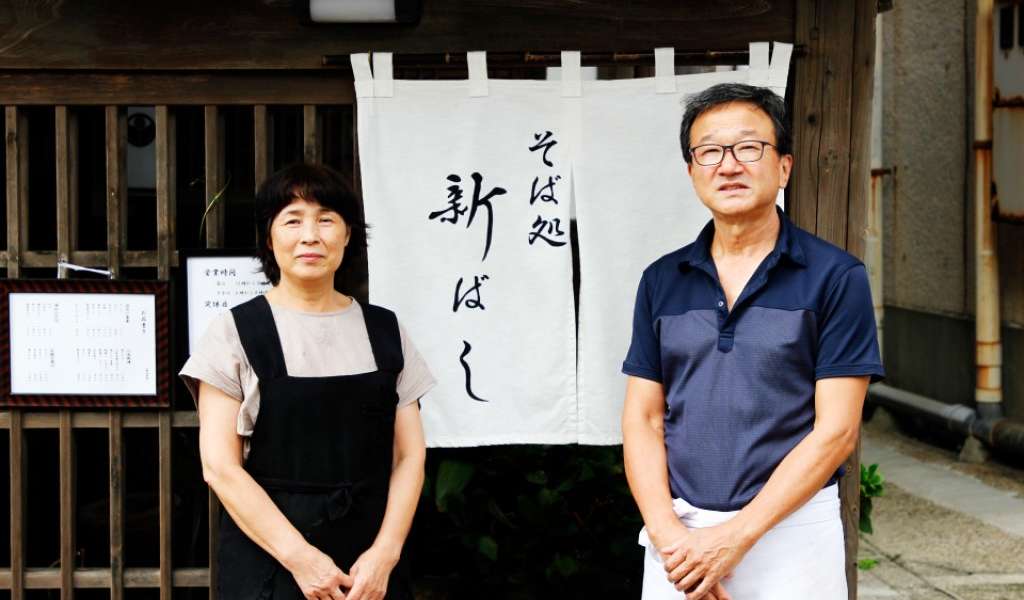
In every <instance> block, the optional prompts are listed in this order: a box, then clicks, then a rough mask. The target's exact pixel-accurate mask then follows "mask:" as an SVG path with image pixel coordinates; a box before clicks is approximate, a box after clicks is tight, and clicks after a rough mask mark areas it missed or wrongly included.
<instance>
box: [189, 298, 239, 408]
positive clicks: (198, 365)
mask: <svg viewBox="0 0 1024 600" xmlns="http://www.w3.org/2000/svg"><path fill="white" fill-rule="evenodd" d="M247 368H248V362H247V361H246V359H245V351H244V350H243V349H242V343H241V340H239V338H238V330H237V329H236V328H235V320H234V318H233V317H232V315H231V312H225V313H223V314H221V315H218V316H217V318H216V319H214V320H213V321H212V322H211V323H210V326H209V327H208V328H207V330H206V333H204V334H203V337H202V338H200V341H199V345H198V347H196V348H193V349H192V355H191V356H189V357H188V360H187V361H186V362H185V366H184V367H182V369H181V373H179V375H180V376H181V379H182V381H183V382H184V383H185V387H187V388H188V391H189V392H190V393H191V394H192V399H193V400H195V402H196V404H198V403H199V382H200V381H204V382H206V383H208V384H210V385H212V386H213V387H215V388H217V389H219V390H220V391H222V392H224V393H225V394H227V395H228V396H231V397H232V398H234V399H235V400H238V401H239V402H241V401H242V399H243V397H244V393H243V386H242V370H243V369H247Z"/></svg>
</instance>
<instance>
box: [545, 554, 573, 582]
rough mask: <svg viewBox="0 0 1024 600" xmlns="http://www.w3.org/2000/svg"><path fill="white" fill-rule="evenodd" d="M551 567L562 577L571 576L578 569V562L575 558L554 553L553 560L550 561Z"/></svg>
mask: <svg viewBox="0 0 1024 600" xmlns="http://www.w3.org/2000/svg"><path fill="white" fill-rule="evenodd" d="M551 567H552V569H553V570H554V571H555V572H556V573H558V574H559V575H561V576H562V577H572V576H573V575H575V574H576V572H577V571H579V570H580V565H579V562H577V561H576V559H575V558H573V557H571V556H565V555H564V554H556V555H555V558H554V560H553V561H551Z"/></svg>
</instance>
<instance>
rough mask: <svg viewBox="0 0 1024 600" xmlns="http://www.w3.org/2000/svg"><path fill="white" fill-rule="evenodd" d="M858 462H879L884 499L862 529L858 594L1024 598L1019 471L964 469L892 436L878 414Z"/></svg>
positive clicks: (891, 598)
mask: <svg viewBox="0 0 1024 600" xmlns="http://www.w3.org/2000/svg"><path fill="white" fill-rule="evenodd" d="M861 461H862V462H863V463H865V464H871V463H878V464H879V470H880V471H881V472H882V474H883V476H884V477H885V479H886V486H885V495H884V496H882V497H881V498H877V499H875V501H874V513H873V519H872V520H873V523H874V529H875V533H874V534H872V535H861V543H860V558H872V559H875V560H877V561H878V564H877V566H875V567H874V568H873V569H871V570H869V571H861V572H860V579H859V585H858V598H860V599H861V600H883V599H884V600H936V599H937V600H944V599H955V600H1024V471H1021V470H1019V469H1013V468H1010V467H1007V466H1004V465H1000V464H998V463H993V462H989V463H986V464H984V465H969V464H965V463H962V462H960V461H958V460H957V456H956V454H955V453H954V452H952V451H948V450H943V449H940V448H936V447H933V446H930V445H927V444H924V443H922V442H918V441H916V440H913V439H912V438H909V437H907V436H904V435H902V434H900V433H898V432H896V430H895V427H894V426H893V424H892V421H891V419H889V418H888V415H886V414H885V413H884V412H883V411H881V410H879V411H877V413H876V416H875V418H874V419H873V420H872V421H871V422H869V423H866V424H865V427H864V435H863V447H862V451H861Z"/></svg>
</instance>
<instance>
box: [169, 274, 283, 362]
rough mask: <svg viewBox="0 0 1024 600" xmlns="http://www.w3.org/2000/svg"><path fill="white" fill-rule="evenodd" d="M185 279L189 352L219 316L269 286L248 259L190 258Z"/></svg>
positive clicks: (263, 276)
mask: <svg viewBox="0 0 1024 600" xmlns="http://www.w3.org/2000/svg"><path fill="white" fill-rule="evenodd" d="M186 264H187V268H186V273H185V275H186V277H188V351H189V354H191V353H192V348H195V347H196V345H198V344H199V340H201V339H202V338H203V334H204V333H206V328H207V327H209V326H210V322H211V321H213V319H214V317H216V316H217V315H219V314H220V313H222V312H224V311H226V310H230V309H232V308H234V307H235V306H238V305H239V304H241V303H243V302H245V301H247V300H249V299H251V298H255V297H256V296H258V295H260V294H262V293H264V292H266V291H267V290H269V289H270V287H271V286H270V282H269V281H267V277H266V276H265V275H264V274H263V271H262V270H260V263H259V261H257V260H256V259H255V258H253V257H251V256H190V257H188V258H187V262H186Z"/></svg>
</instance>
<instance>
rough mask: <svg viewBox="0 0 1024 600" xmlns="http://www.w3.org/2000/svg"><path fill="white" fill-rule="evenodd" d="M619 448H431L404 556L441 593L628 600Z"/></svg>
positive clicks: (631, 526)
mask: <svg viewBox="0 0 1024 600" xmlns="http://www.w3.org/2000/svg"><path fill="white" fill-rule="evenodd" d="M641 525H642V523H641V520H640V514H639V511H638V510H637V509H636V505H635V504H634V503H633V499H632V496H631V495H630V493H629V488H628V487H627V485H626V479H625V476H624V473H623V466H622V448H621V447H587V446H571V445H570V446H496V447H485V448H453V449H431V450H430V451H429V452H428V457H427V469H426V480H425V482H424V491H423V497H422V498H421V501H420V506H419V510H418V512H417V514H416V520H415V521H414V524H413V532H412V535H411V536H410V544H409V554H410V558H411V563H412V568H413V570H414V572H415V573H416V576H417V577H416V578H417V581H419V582H421V583H424V584H426V585H431V586H433V587H436V588H439V589H443V590H445V594H444V597H445V598H452V599H460V598H480V597H491V598H536V597H537V594H538V591H540V590H543V592H544V595H545V596H546V597H564V598H568V597H589V596H590V595H595V596H600V597H619V596H623V597H636V596H637V595H638V594H639V583H640V582H639V575H640V573H641V562H642V552H641V550H640V547H639V546H638V545H637V532H638V531H639V530H640V527H641Z"/></svg>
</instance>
